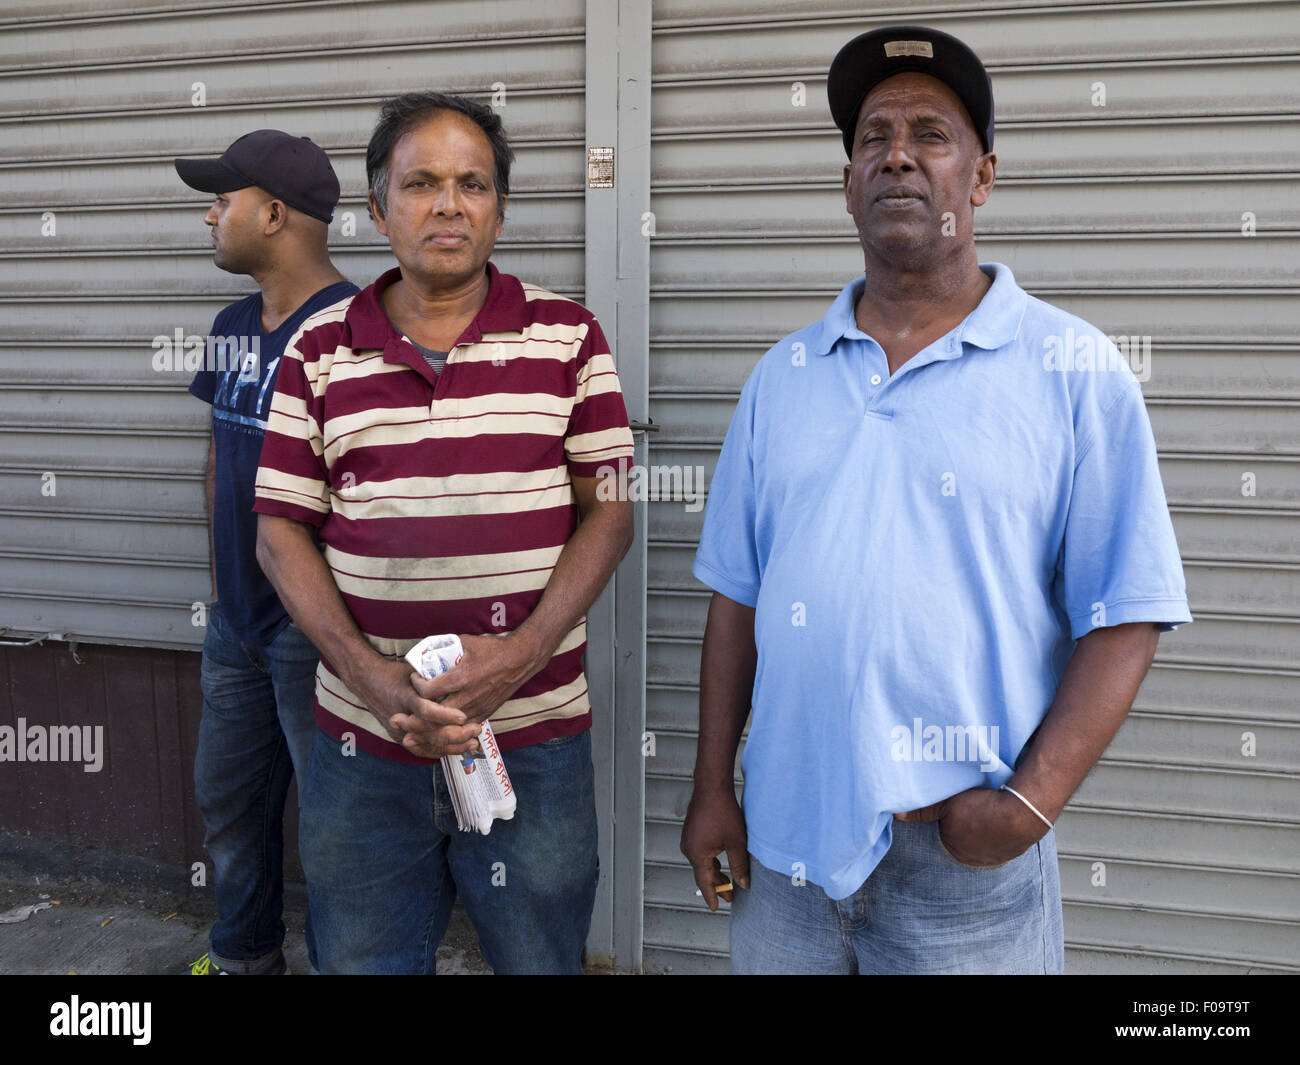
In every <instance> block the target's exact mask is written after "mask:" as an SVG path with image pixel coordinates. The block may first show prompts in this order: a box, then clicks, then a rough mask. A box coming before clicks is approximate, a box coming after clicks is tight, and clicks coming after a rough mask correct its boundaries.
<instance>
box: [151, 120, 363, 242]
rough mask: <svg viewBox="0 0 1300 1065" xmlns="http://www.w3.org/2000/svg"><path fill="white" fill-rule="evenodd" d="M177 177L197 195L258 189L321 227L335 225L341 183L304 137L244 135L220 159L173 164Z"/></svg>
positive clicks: (321, 152) (272, 131) (277, 133)
mask: <svg viewBox="0 0 1300 1065" xmlns="http://www.w3.org/2000/svg"><path fill="white" fill-rule="evenodd" d="M175 163H176V173H178V174H179V175H180V176H181V180H182V181H183V182H185V184H187V185H188V186H189V187H190V188H192V189H198V190H199V191H200V192H211V193H222V192H234V191H235V190H236V189H246V188H248V187H249V186H250V185H256V186H257V187H258V188H260V189H265V190H266V191H267V192H269V193H270V194H271V195H272V196H274V197H275V198H276V199H277V200H283V201H284V202H285V203H287V204H288V205H289V206H290V207H294V208H297V209H298V210H299V211H302V213H303V214H309V215H311V216H312V218H319V219H320V220H321V221H322V222H331V221H333V220H334V206H335V204H337V203H338V202H339V179H338V177H337V176H336V175H335V173H334V168H333V167H332V166H330V161H329V156H327V155H326V154H325V151H324V149H322V148H321V147H320V146H319V145H317V144H313V143H312V142H311V141H310V140H308V139H307V138H306V137H295V136H293V135H292V134H290V133H285V132H284V131H283V130H278V129H258V130H254V131H253V132H252V133H245V134H244V135H243V136H242V137H240V138H239V140H237V141H235V143H234V144H232V145H231V146H230V147H229V148H227V149H226V150H225V153H224V154H223V155H222V156H221V158H220V159H177V160H175Z"/></svg>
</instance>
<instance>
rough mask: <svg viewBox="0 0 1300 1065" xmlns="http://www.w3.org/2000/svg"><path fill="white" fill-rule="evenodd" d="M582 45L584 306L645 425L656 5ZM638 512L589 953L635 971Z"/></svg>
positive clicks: (592, 650) (640, 726)
mask: <svg viewBox="0 0 1300 1065" xmlns="http://www.w3.org/2000/svg"><path fill="white" fill-rule="evenodd" d="M586 39H587V81H586V122H587V147H588V149H591V148H613V149H614V153H613V154H614V160H613V162H614V168H613V169H614V174H613V187H612V188H607V187H588V189H587V194H586V223H585V224H586V299H585V302H586V305H587V306H588V307H589V308H590V309H591V310H592V311H593V312H594V313H595V315H596V317H597V318H599V319H600V322H601V325H602V326H603V327H604V329H605V332H606V334H607V336H608V338H609V341H610V344H611V345H612V347H613V350H614V358H615V362H616V364H617V366H618V374H619V379H620V381H621V383H622V387H623V396H624V400H625V402H626V403H627V410H628V417H629V418H630V419H631V420H632V421H634V422H647V421H649V414H650V398H649V396H650V389H649V378H650V368H649V357H650V348H649V326H650V243H649V238H648V237H644V236H642V228H643V225H642V215H643V214H644V212H646V211H648V210H649V209H650V39H651V34H650V0H617V2H611V0H587V35H586ZM599 154H600V153H597V155H599ZM606 154H607V153H606ZM590 157H591V156H590V153H589V158H590ZM589 169H590V168H589ZM588 184H589V185H591V184H592V183H591V182H589V183H588ZM635 439H636V462H637V463H639V464H644V463H645V461H646V442H645V438H644V434H641V433H638V434H637V435H636V436H635ZM636 506H637V516H636V538H635V540H634V541H633V543H632V548H631V550H630V551H629V552H628V555H627V558H626V559H625V560H624V561H623V564H622V565H621V566H620V567H619V569H618V572H617V573H616V574H615V577H614V580H613V581H612V582H611V584H610V587H609V588H607V589H606V590H605V592H604V594H603V595H602V596H601V597H600V599H599V600H597V602H596V603H595V604H594V605H593V607H592V609H591V610H590V612H589V613H588V616H587V631H588V634H589V637H592V639H591V641H590V643H589V645H588V647H589V649H588V655H587V662H588V664H587V680H588V683H589V684H590V686H591V698H592V708H593V726H592V751H593V757H594V758H595V761H596V803H597V811H598V815H599V819H600V861H601V882H600V887H599V889H598V892H597V897H596V909H595V913H594V914H593V917H592V926H591V934H590V936H589V937H588V939H587V950H588V954H589V956H590V957H592V958H593V959H597V958H603V959H605V960H608V961H609V962H610V963H612V964H613V965H615V966H616V967H617V968H620V969H632V970H637V969H640V967H641V939H642V930H643V925H644V916H643V914H644V908H643V891H642V884H643V877H644V867H645V765H644V760H643V758H642V755H641V738H642V735H643V733H644V731H645V626H646V615H645V589H646V523H647V510H646V505H645V503H644V502H641V503H638V504H637V505H636ZM608 633H612V634H613V640H612V641H611V640H609V639H607V638H606V634H608ZM597 648H599V651H597V650H596V649H597Z"/></svg>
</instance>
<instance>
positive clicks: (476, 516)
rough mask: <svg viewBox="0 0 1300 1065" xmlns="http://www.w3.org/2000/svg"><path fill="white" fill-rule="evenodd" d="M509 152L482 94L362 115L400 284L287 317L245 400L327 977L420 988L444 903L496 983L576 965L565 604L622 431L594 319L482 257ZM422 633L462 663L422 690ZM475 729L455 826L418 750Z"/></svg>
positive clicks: (578, 761)
mask: <svg viewBox="0 0 1300 1065" xmlns="http://www.w3.org/2000/svg"><path fill="white" fill-rule="evenodd" d="M510 161H511V152H510V148H509V144H508V142H507V141H506V138H505V134H504V131H503V129H502V127H501V122H500V119H499V118H498V117H497V116H496V115H494V114H493V113H492V111H491V110H490V109H488V108H486V107H483V106H482V105H480V104H477V103H474V102H473V101H470V100H466V99H464V98H461V97H455V96H445V95H442V94H437V93H413V94H408V95H406V96H401V97H397V98H395V99H392V100H388V101H385V103H384V105H383V107H382V109H381V112H380V117H379V121H378V123H377V125H376V127H375V131H374V134H373V136H372V137H371V141H370V145H369V148H368V150H367V154H366V172H367V178H368V181H369V185H370V210H371V214H372V217H373V218H374V220H375V225H376V228H377V229H378V230H379V231H380V233H382V234H384V235H385V236H386V237H388V239H389V243H390V245H391V247H392V249H393V254H394V255H395V257H396V258H397V261H398V268H397V269H393V270H390V271H388V272H387V273H385V274H383V275H382V276H381V277H380V278H379V279H378V280H377V281H375V283H374V284H372V285H371V286H370V287H368V288H366V289H365V290H364V291H362V292H361V293H359V294H358V295H357V296H356V297H354V298H353V299H352V300H350V301H347V302H345V303H341V304H338V305H336V306H334V307H332V308H330V309H329V310H328V311H327V312H325V313H321V314H318V315H315V316H313V317H312V318H310V319H308V320H307V321H306V322H305V323H304V325H303V327H302V330H301V331H300V333H299V334H298V335H297V337H296V338H295V339H294V340H293V341H292V342H291V343H290V345H289V346H288V348H287V349H286V351H285V358H284V363H283V364H282V366H281V369H280V376H279V380H278V382H277V386H276V393H275V397H274V400H273V403H272V407H271V416H270V421H269V425H268V429H267V434H266V446H265V447H264V449H263V452H262V465H261V469H260V470H259V473H258V481H257V502H256V504H255V507H254V509H255V510H256V511H257V512H258V513H259V515H260V519H259V543H258V557H259V560H260V561H261V563H262V566H263V568H264V569H265V571H266V573H267V576H268V577H269V578H270V579H271V582H272V583H273V584H274V585H275V587H276V589H277V591H278V592H279V593H280V596H281V599H282V600H283V601H284V603H285V605H286V606H287V608H288V610H289V612H290V614H291V615H292V616H293V618H294V620H295V621H296V622H297V623H298V624H299V625H300V626H301V627H302V628H303V629H304V631H306V632H307V634H308V635H309V636H310V637H311V639H312V641H313V642H314V643H315V644H316V646H317V647H318V648H319V649H320V651H321V656H322V657H321V665H320V671H319V673H318V674H317V685H316V706H315V713H316V721H317V724H318V725H319V726H320V727H319V729H318V731H317V735H316V739H315V746H314V747H313V750H312V757H311V768H310V771H309V773H308V778H307V782H306V786H305V788H304V793H303V797H302V839H301V852H302V860H303V867H304V870H305V871H306V873H307V878H308V882H309V886H310V892H311V907H312V920H313V922H314V926H313V927H314V930H315V933H316V941H317V953H318V959H319V960H318V965H319V967H320V969H321V971H323V972H327V973H328V972H416V973H426V972H433V971H434V952H435V951H436V950H437V947H438V944H439V942H440V940H441V938H442V935H443V933H444V931H445V930H446V927H447V923H448V919H449V916H450V910H451V905H452V902H453V901H454V899H455V897H456V895H457V893H459V894H460V895H461V897H462V898H463V899H464V901H465V906H466V909H467V911H468V914H469V917H470V919H471V920H472V921H473V923H474V925H475V927H476V929H477V930H478V934H479V941H480V944H481V946H482V949H483V954H484V957H485V958H486V960H487V961H488V963H489V964H490V965H491V966H492V967H493V969H495V970H496V971H497V972H579V971H581V961H580V959H581V951H582V946H583V943H584V942H585V940H586V936H587V931H588V928H589V925H590V920H591V911H592V906H593V904H594V900H595V886H596V876H597V860H596V813H595V802H594V786H593V771H592V763H591V744H590V733H589V727H590V723H591V713H592V710H591V706H590V704H589V702H588V696H587V684H586V679H585V677H584V675H583V669H582V654H583V650H584V648H585V646H586V629H585V618H584V614H585V612H586V610H587V609H588V607H589V606H590V605H591V603H592V602H593V601H594V600H595V598H596V596H597V595H598V594H599V593H600V590H601V589H602V588H603V587H604V586H605V584H606V582H607V581H608V580H609V577H610V575H611V574H612V573H613V571H614V568H615V566H616V565H617V564H618V562H619V560H620V559H621V558H622V557H623V555H624V553H625V552H626V551H627V548H628V546H629V544H630V543H631V539H632V508H631V503H630V502H627V493H626V491H625V489H624V487H623V485H624V477H625V474H626V468H627V465H628V463H629V462H630V461H631V455H632V436H631V432H630V430H629V428H628V423H627V414H626V411H625V408H624V405H623V399H622V394H621V392H620V389H619V384H618V377H617V375H616V373H615V370H614V362H613V359H612V357H611V355H610V352H609V347H608V344H607V342H606V340H605V337H604V335H603V334H602V332H601V330H600V326H599V324H598V323H597V322H596V320H595V318H594V317H593V316H592V315H591V314H590V312H588V311H587V310H586V309H585V308H583V307H581V306H580V305H579V304H577V303H575V302H573V301H572V300H568V299H564V298H562V297H560V296H556V295H554V294H553V293H550V292H547V291H545V290H544V289H541V288H538V287H536V286H533V285H529V284H524V283H521V282H520V281H519V280H518V279H516V278H514V277H511V276H510V275H508V274H503V273H501V272H500V271H498V270H497V269H496V267H495V266H493V265H492V264H491V263H490V262H489V261H488V259H489V257H490V255H491V253H492V249H493V246H494V244H495V241H496V239H497V237H498V236H499V235H500V232H501V225H502V221H503V218H504V211H505V204H506V198H507V195H508V192H509V168H510ZM601 467H610V468H613V469H614V470H616V471H617V474H616V475H615V476H616V478H617V480H618V482H619V483H618V484H606V485H603V486H602V490H601V491H600V492H599V494H598V492H597V488H598V485H599V484H600V481H599V477H600V473H599V472H598V471H600V469H601ZM606 476H608V471H606ZM317 541H319V544H320V545H321V549H320V550H318V549H317V546H316V542H317ZM435 633H457V634H459V636H460V638H461V641H462V643H463V644H464V647H465V653H466V654H465V661H464V662H463V663H462V664H461V665H460V666H458V667H457V668H456V669H454V670H452V671H451V672H449V673H447V674H445V675H444V676H442V677H440V678H438V679H437V680H433V681H425V680H423V679H421V678H419V677H418V676H416V675H415V674H414V673H413V672H412V671H411V669H410V667H409V666H408V665H406V664H405V663H404V662H403V661H402V655H404V654H405V652H406V651H407V650H408V649H409V648H410V647H412V646H413V645H414V644H415V643H416V642H418V641H419V640H420V639H422V638H423V637H425V636H428V635H432V634H435ZM489 716H491V718H492V726H493V729H494V730H495V732H496V734H497V736H498V739H499V742H500V746H501V749H502V752H503V756H504V759H505V763H506V767H507V769H508V770H509V773H510V777H511V781H512V783H513V784H514V787H515V792H516V796H517V799H518V810H517V812H516V814H515V817H514V819H513V820H511V821H504V822H497V823H496V824H495V825H494V827H493V828H492V831H491V832H490V834H488V835H486V836H480V835H478V834H476V833H460V832H457V831H456V822H455V817H454V814H453V811H452V807H451V802H450V798H449V795H448V791H447V787H446V784H445V782H444V780H443V778H442V773H441V770H440V769H439V767H438V763H437V762H436V761H433V759H436V758H437V757H438V756H440V755H442V754H445V753H457V752H463V751H466V750H469V749H471V747H472V746H473V745H474V743H475V741H474V739H473V737H474V736H476V735H477V732H478V728H479V723H480V722H481V721H482V720H484V719H485V718H487V717H489Z"/></svg>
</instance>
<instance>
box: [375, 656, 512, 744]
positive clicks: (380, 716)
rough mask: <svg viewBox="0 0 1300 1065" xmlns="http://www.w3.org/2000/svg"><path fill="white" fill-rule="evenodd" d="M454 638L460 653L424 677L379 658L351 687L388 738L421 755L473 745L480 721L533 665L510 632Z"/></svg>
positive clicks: (405, 667)
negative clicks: (357, 686)
mask: <svg viewBox="0 0 1300 1065" xmlns="http://www.w3.org/2000/svg"><path fill="white" fill-rule="evenodd" d="M460 642H461V646H462V647H463V648H464V649H465V657H464V658H463V659H462V660H461V662H460V663H459V664H458V665H457V666H456V667H455V668H454V669H450V670H448V671H447V672H446V673H444V674H443V675H442V676H440V677H435V678H434V679H432V680H425V679H424V678H423V677H421V676H420V675H419V674H418V673H416V672H415V671H414V670H413V669H412V668H411V666H410V663H408V662H392V661H387V660H384V661H382V662H381V663H379V664H377V665H375V666H373V667H372V668H371V669H370V670H369V671H368V673H367V675H366V678H365V690H364V691H360V692H358V693H357V694H358V695H360V696H361V697H362V699H363V700H364V701H365V704H366V708H367V709H368V710H369V711H370V713H371V714H372V715H374V717H375V720H377V721H378V722H379V723H380V724H381V725H382V726H383V727H384V731H385V732H387V733H388V735H389V736H391V737H392V739H393V740H394V742H396V743H400V744H401V745H402V746H403V747H404V748H406V750H408V751H410V752H411V753H412V754H415V755H419V756H420V757H422V758H441V757H442V756H443V755H446V754H463V753H464V752H466V751H472V750H474V749H475V748H476V747H477V746H478V734H479V730H480V729H481V728H482V724H483V722H484V721H486V720H487V719H488V717H489V716H490V715H491V714H493V713H495V712H496V710H497V709H498V708H499V707H500V706H501V704H502V703H504V702H505V701H506V700H507V699H509V698H510V696H511V695H513V694H514V693H515V691H516V690H518V688H519V686H520V685H521V684H523V683H524V681H526V680H527V679H528V678H529V677H530V676H532V674H533V673H534V672H535V671H536V670H535V669H534V668H533V667H532V662H533V660H534V655H533V654H532V653H531V651H530V650H529V648H528V647H527V646H526V645H525V644H524V642H523V641H522V640H521V639H519V638H518V637H517V636H516V635H515V634H513V633H512V634H509V635H505V636H465V635H462V636H461V637H460Z"/></svg>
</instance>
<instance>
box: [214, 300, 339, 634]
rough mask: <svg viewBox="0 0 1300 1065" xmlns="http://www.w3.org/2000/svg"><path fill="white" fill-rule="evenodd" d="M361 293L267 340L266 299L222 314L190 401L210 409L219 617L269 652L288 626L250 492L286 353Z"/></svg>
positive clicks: (313, 306)
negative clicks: (310, 325)
mask: <svg viewBox="0 0 1300 1065" xmlns="http://www.w3.org/2000/svg"><path fill="white" fill-rule="evenodd" d="M357 291H359V290H358V289H357V286H356V285H354V284H352V283H351V282H350V281H340V282H338V283H337V284H333V285H330V286H328V287H327V288H323V289H321V290H320V291H319V292H317V293H316V294H315V295H314V296H312V297H311V298H310V299H309V300H307V302H306V303H304V304H303V305H302V306H301V307H299V308H298V309H297V310H296V311H294V312H293V314H291V315H290V316H289V317H288V318H286V319H285V320H284V321H283V322H282V323H280V326H279V328H277V329H276V330H274V331H273V332H270V333H264V332H262V294H261V293H260V292H255V293H254V294H253V295H251V296H248V297H246V298H245V299H242V300H240V301H239V302H238V303H232V304H231V305H230V306H229V307H226V308H224V309H223V310H222V311H221V312H220V313H219V314H218V315H217V318H216V321H215V322H213V323H212V334H211V336H212V337H213V338H220V339H217V340H216V341H215V342H212V341H210V342H209V343H208V345H207V354H206V358H205V362H204V367H203V369H201V370H199V371H198V373H196V374H195V375H194V380H193V381H192V382H191V383H190V394H191V395H194V396H197V397H198V398H199V399H201V400H203V401H204V402H205V403H210V404H212V439H213V446H214V448H215V450H216V485H215V490H214V494H213V507H212V545H213V553H214V554H215V556H216V558H215V560H214V563H215V569H216V577H217V599H218V601H219V602H220V603H221V613H222V616H223V617H225V618H226V620H227V621H229V622H230V624H231V626H232V627H233V628H234V630H235V632H236V633H237V634H238V636H239V638H240V640H242V641H243V642H244V643H246V644H250V645H253V646H263V647H264V646H266V645H267V644H269V643H271V641H272V640H274V639H275V638H276V636H278V635H279V633H280V630H281V629H282V628H283V627H284V626H285V625H286V624H287V623H288V620H289V615H288V614H286V613H285V611H284V607H283V606H282V605H281V604H280V598H279V596H277V595H276V594H275V589H274V588H273V587H272V586H271V582H270V581H268V580H267V579H266V575H265V574H264V573H263V572H262V568H261V567H260V566H259V565H258V564H257V515H256V514H254V513H253V484H254V482H255V481H256V479H257V465H258V461H259V459H260V458H261V455H262V438H263V436H264V435H265V433H266V419H267V415H268V414H269V413H270V410H271V397H272V396H273V395H274V394H275V375H276V373H277V371H278V370H279V368H280V356H281V355H282V354H283V353H284V346H285V345H286V344H287V343H288V342H289V341H290V340H292V339H293V335H294V333H296V332H297V331H298V327H299V326H301V325H302V323H303V322H305V321H306V320H307V319H308V318H309V317H310V316H311V315H313V314H315V313H316V312H317V311H320V310H324V309H325V308H326V307H329V306H331V305H333V304H335V303H338V302H339V301H340V300H344V299H347V298H348V297H349V296H351V295H353V294H354V293H356V292H357Z"/></svg>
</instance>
